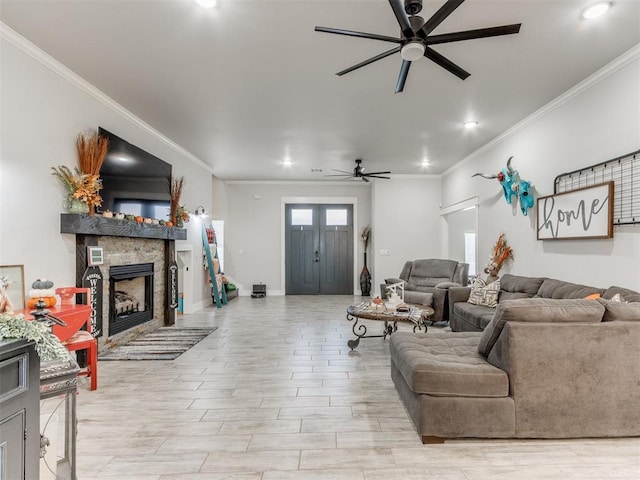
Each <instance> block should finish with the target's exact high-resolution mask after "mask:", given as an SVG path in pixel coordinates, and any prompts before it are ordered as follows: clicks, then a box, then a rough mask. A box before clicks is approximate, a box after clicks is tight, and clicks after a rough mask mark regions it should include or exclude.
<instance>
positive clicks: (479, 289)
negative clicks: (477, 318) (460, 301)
mask: <svg viewBox="0 0 640 480" xmlns="http://www.w3.org/2000/svg"><path fill="white" fill-rule="evenodd" d="M499 294H500V279H498V280H496V281H495V282H492V283H490V284H489V285H487V284H486V282H485V281H484V280H483V279H481V278H476V279H475V280H474V282H473V285H472V286H471V293H470V294H469V300H467V302H469V303H472V304H473V305H484V306H486V307H491V308H496V307H497V306H498V295H499Z"/></svg>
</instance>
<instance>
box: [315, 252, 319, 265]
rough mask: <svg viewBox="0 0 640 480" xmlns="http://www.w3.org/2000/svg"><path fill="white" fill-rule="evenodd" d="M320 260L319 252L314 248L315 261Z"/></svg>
mask: <svg viewBox="0 0 640 480" xmlns="http://www.w3.org/2000/svg"><path fill="white" fill-rule="evenodd" d="M319 261H320V252H318V250H316V259H315V262H316V263H318V262H319Z"/></svg>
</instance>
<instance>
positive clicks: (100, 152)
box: [76, 132, 109, 215]
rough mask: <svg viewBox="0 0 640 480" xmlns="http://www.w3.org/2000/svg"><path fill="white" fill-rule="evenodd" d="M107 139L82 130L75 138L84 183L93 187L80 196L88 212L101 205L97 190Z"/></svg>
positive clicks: (100, 184) (107, 143)
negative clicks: (84, 177)
mask: <svg viewBox="0 0 640 480" xmlns="http://www.w3.org/2000/svg"><path fill="white" fill-rule="evenodd" d="M108 146H109V139H108V138H107V137H104V136H102V135H100V134H98V133H97V132H84V133H81V134H80V135H78V138H77V139H76V150H77V152H78V166H79V167H80V171H81V172H82V173H83V174H84V175H87V180H86V183H87V185H88V186H90V187H91V188H93V191H92V192H91V193H90V194H89V195H86V196H85V198H81V197H78V198H81V199H82V200H84V202H85V203H86V204H87V205H89V214H90V215H93V214H94V213H95V208H96V207H99V206H100V205H102V197H101V196H100V194H99V193H98V191H99V190H100V189H101V188H102V181H101V180H100V168H101V167H102V162H104V157H105V156H106V155H107V148H108Z"/></svg>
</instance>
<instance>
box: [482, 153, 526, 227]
mask: <svg viewBox="0 0 640 480" xmlns="http://www.w3.org/2000/svg"><path fill="white" fill-rule="evenodd" d="M512 159H513V157H509V160H507V166H506V167H505V168H503V169H502V170H501V171H500V172H499V173H496V174H489V173H475V174H473V175H472V177H476V176H480V177H482V178H487V179H494V178H497V179H498V181H499V182H500V185H501V186H502V192H503V193H504V199H505V200H506V202H507V203H508V204H509V205H511V201H512V198H513V197H516V202H517V201H518V200H519V201H520V210H521V211H522V214H523V215H525V216H526V215H527V214H528V212H529V209H530V208H532V207H533V205H534V203H535V198H534V195H533V191H532V188H531V182H529V181H526V180H520V173H519V172H518V170H516V169H515V168H513V167H512V166H511V160H512Z"/></svg>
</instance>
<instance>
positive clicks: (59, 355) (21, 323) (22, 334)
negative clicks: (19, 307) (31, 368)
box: [0, 313, 69, 361]
mask: <svg viewBox="0 0 640 480" xmlns="http://www.w3.org/2000/svg"><path fill="white" fill-rule="evenodd" d="M6 338H25V339H27V340H33V341H34V342H35V343H36V351H37V352H38V355H39V356H40V359H41V360H42V361H49V360H63V361H66V360H69V352H68V350H67V349H66V348H64V345H62V343H60V340H58V337H56V336H55V335H54V334H53V333H51V332H50V331H49V327H47V326H46V325H44V324H43V323H39V322H35V321H29V320H25V319H24V317H23V316H22V315H16V314H14V313H3V314H0V340H4V339H6Z"/></svg>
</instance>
